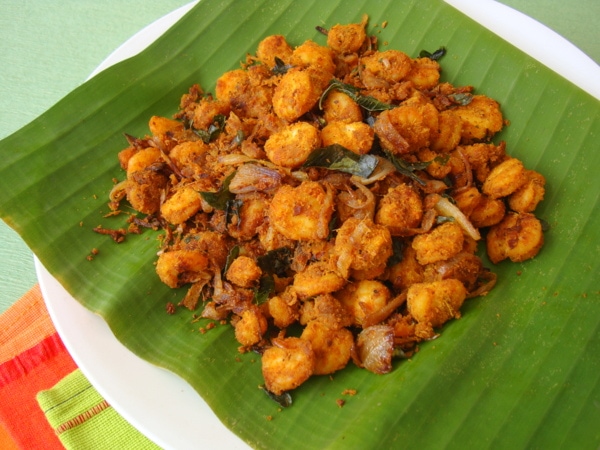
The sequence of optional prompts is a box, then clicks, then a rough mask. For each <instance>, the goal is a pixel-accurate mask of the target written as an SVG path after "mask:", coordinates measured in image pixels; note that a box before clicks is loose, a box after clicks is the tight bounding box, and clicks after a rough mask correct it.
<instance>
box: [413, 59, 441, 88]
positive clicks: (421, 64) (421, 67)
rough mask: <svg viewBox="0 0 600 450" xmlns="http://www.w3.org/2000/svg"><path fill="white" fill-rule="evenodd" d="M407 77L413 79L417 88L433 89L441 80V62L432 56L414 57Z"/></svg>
mask: <svg viewBox="0 0 600 450" xmlns="http://www.w3.org/2000/svg"><path fill="white" fill-rule="evenodd" d="M405 79H406V80H408V81H411V82H412V83H413V84H414V86H415V87H416V88H417V89H423V90H424V89H432V88H434V87H435V86H436V85H437V84H438V83H439V81H440V64H439V63H438V62H437V61H434V60H433V59H430V58H416V59H413V61H412V67H411V69H410V72H408V74H406V76H405Z"/></svg>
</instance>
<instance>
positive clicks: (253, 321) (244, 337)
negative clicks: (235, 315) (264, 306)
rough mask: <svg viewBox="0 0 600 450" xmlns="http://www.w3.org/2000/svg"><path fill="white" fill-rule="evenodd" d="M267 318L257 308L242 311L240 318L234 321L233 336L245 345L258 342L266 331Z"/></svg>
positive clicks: (248, 345)
mask: <svg viewBox="0 0 600 450" xmlns="http://www.w3.org/2000/svg"><path fill="white" fill-rule="evenodd" d="M267 326H268V324H267V319H266V318H265V316H264V315H263V314H262V313H261V311H260V309H258V308H248V309H245V310H244V311H242V314H241V317H240V320H238V321H237V322H236V323H235V338H236V339H237V341H238V342H239V343H240V344H242V345H243V346H245V347H250V346H252V345H254V344H258V343H259V342H260V340H261V339H262V337H263V335H264V334H265V333H266V331H267Z"/></svg>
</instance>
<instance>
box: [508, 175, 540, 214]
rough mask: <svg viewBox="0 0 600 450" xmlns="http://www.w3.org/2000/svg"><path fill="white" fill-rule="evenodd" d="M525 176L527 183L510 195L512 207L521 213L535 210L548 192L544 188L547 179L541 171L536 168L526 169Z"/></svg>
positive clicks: (509, 204) (509, 199)
mask: <svg viewBox="0 0 600 450" xmlns="http://www.w3.org/2000/svg"><path fill="white" fill-rule="evenodd" d="M525 178H526V181H525V183H524V184H523V185H522V186H521V187H520V188H519V189H517V190H516V191H515V192H513V193H512V194H510V196H509V197H508V206H510V209H512V210H513V211H516V212H520V213H528V212H533V211H535V209H536V208H537V205H538V204H539V203H540V202H541V201H542V200H543V199H544V194H545V193H546V189H545V188H544V186H545V184H546V179H545V178H544V176H543V175H542V174H541V173H539V172H536V171H535V170H526V171H525Z"/></svg>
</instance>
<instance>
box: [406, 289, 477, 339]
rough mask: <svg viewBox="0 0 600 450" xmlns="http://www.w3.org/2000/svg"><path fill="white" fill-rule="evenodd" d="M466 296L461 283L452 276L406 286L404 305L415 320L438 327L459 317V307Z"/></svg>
mask: <svg viewBox="0 0 600 450" xmlns="http://www.w3.org/2000/svg"><path fill="white" fill-rule="evenodd" d="M466 296H467V290H466V289H465V287H464V286H463V284H462V283H461V282H460V281H458V280H456V279H453V278H449V279H445V280H440V281H432V282H430V283H417V284H413V285H412V286H411V287H409V288H408V294H407V299H406V305H407V307H408V311H409V312H410V314H411V315H412V316H413V317H414V318H415V320H417V322H421V323H425V324H428V325H430V326H431V327H433V328H438V327H440V326H442V325H443V324H444V323H446V322H447V321H448V320H450V319H452V318H459V317H460V307H461V306H462V304H463V302H464V300H465V298H466Z"/></svg>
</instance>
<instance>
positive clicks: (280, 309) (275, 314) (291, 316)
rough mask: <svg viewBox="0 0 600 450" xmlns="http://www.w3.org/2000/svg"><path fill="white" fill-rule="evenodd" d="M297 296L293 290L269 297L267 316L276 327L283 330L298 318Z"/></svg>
mask: <svg viewBox="0 0 600 450" xmlns="http://www.w3.org/2000/svg"><path fill="white" fill-rule="evenodd" d="M299 306H300V305H299V302H298V296H297V295H296V293H295V291H294V290H293V289H286V290H285V291H284V292H283V293H281V294H280V295H275V296H273V297H271V298H270V299H269V300H268V302H267V309H268V311H269V315H270V316H271V319H272V320H273V323H274V325H275V326H276V327H278V328H280V329H284V328H287V327H289V326H290V325H292V324H293V323H295V322H297V321H298V319H299V318H300V308H299Z"/></svg>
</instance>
